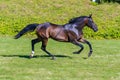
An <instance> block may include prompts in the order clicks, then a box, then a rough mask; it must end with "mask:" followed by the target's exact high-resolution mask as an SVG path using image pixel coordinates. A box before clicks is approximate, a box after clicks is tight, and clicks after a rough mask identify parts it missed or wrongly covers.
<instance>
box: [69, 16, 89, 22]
mask: <svg viewBox="0 0 120 80" xmlns="http://www.w3.org/2000/svg"><path fill="white" fill-rule="evenodd" d="M80 18H88V16H80V17H75V18H72V19H70V20H69V23H74V22H76V21H77V20H78V19H80Z"/></svg>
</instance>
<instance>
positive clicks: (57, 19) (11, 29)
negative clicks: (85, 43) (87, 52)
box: [0, 0, 120, 39]
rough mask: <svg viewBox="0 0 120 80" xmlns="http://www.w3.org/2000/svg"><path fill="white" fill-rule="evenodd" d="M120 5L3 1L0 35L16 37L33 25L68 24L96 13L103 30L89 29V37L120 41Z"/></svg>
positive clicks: (76, 0)
mask: <svg viewBox="0 0 120 80" xmlns="http://www.w3.org/2000/svg"><path fill="white" fill-rule="evenodd" d="M119 10H120V5H119V4H117V3H114V4H112V3H111V4H106V3H105V4H100V5H98V4H96V3H92V2H91V1H90V0H67V1H66V0H47V1H44V0H12V1H11V0H0V34H1V35H12V36H13V35H15V34H16V33H17V32H19V31H20V30H21V29H22V28H23V27H25V26H26V25H27V24H30V23H44V22H52V23H56V24H65V23H67V22H68V20H69V19H71V18H73V17H77V16H82V15H89V14H91V13H92V14H93V20H94V22H95V23H96V24H97V25H98V28H99V31H98V32H97V33H94V32H93V31H92V30H91V29H88V28H87V27H86V28H85V29H84V33H85V34H84V35H85V37H87V38H96V39H101V38H113V39H117V38H119V39H120V31H119V30H120V27H119V26H120V12H119Z"/></svg>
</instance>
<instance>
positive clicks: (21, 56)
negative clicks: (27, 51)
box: [0, 55, 72, 59]
mask: <svg viewBox="0 0 120 80" xmlns="http://www.w3.org/2000/svg"><path fill="white" fill-rule="evenodd" d="M0 56H2V57H19V58H26V59H31V58H30V56H29V55H0ZM54 56H55V57H59V58H69V59H72V57H70V56H66V55H54ZM40 57H42V58H43V57H50V56H48V55H34V56H33V58H40Z"/></svg>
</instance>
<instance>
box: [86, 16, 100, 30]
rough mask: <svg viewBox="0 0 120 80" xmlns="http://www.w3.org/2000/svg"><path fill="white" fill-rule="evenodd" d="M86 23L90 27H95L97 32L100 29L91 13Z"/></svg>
mask: <svg viewBox="0 0 120 80" xmlns="http://www.w3.org/2000/svg"><path fill="white" fill-rule="evenodd" d="M85 23H86V25H87V26H88V27H90V28H91V29H93V30H94V31H95V32H96V31H98V28H97V25H96V24H95V23H94V21H93V20H92V14H90V15H89V16H88V17H87V18H85Z"/></svg>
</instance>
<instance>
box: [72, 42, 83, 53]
mask: <svg viewBox="0 0 120 80" xmlns="http://www.w3.org/2000/svg"><path fill="white" fill-rule="evenodd" d="M72 43H73V44H75V45H77V46H79V47H80V48H81V49H80V50H79V51H76V52H73V54H80V52H81V51H82V50H83V49H84V47H83V45H82V44H80V43H79V42H78V41H76V40H75V41H72Z"/></svg>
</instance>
